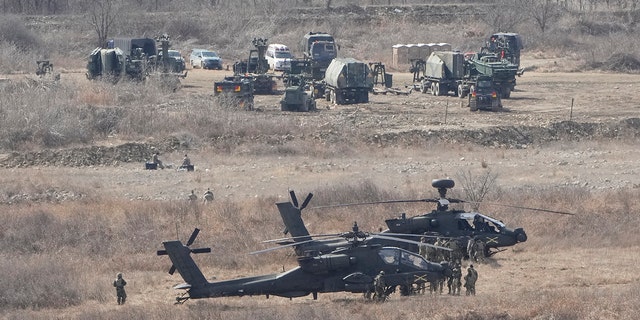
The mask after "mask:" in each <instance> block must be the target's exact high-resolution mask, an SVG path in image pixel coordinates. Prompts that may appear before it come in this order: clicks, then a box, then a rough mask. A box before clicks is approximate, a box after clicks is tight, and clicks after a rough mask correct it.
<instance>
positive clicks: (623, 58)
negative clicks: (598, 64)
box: [603, 53, 640, 72]
mask: <svg viewBox="0 0 640 320" xmlns="http://www.w3.org/2000/svg"><path fill="white" fill-rule="evenodd" d="M603 69H605V70H609V71H617V72H636V71H640V60H638V58H636V56H634V55H633V54H630V53H615V54H613V55H612V56H611V57H610V58H609V59H608V60H607V61H606V62H605V63H604V65H603Z"/></svg>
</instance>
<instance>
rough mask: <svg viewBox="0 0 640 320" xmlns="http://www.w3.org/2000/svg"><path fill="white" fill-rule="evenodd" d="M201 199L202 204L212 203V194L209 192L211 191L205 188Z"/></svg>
mask: <svg viewBox="0 0 640 320" xmlns="http://www.w3.org/2000/svg"><path fill="white" fill-rule="evenodd" d="M202 197H203V198H204V203H207V202H211V201H213V192H211V189H209V188H207V191H205V193H204V195H203V196H202Z"/></svg>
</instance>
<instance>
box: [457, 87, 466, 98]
mask: <svg viewBox="0 0 640 320" xmlns="http://www.w3.org/2000/svg"><path fill="white" fill-rule="evenodd" d="M456 93H457V94H458V98H460V99H462V98H464V97H465V96H466V94H465V93H464V87H463V86H462V85H461V84H459V85H458V92H456Z"/></svg>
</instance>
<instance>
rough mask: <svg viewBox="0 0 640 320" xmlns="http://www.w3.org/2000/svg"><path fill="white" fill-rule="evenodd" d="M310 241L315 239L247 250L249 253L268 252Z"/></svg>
mask: <svg viewBox="0 0 640 320" xmlns="http://www.w3.org/2000/svg"><path fill="white" fill-rule="evenodd" d="M312 241H316V240H314V239H311V240H307V241H300V242H296V243H290V244H284V245H281V246H279V247H273V248H268V249H264V250H258V251H253V252H249V254H259V253H265V252H269V251H274V250H279V249H282V248H287V247H293V246H297V245H300V244H305V243H309V242H312Z"/></svg>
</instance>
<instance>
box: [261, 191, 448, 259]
mask: <svg viewBox="0 0 640 320" xmlns="http://www.w3.org/2000/svg"><path fill="white" fill-rule="evenodd" d="M289 194H290V196H291V201H288V202H279V203H276V206H277V207H278V211H279V212H280V217H281V218H282V222H283V223H284V225H285V230H284V231H283V233H284V234H290V235H291V237H289V238H280V239H272V240H266V241H264V242H275V243H277V244H279V245H281V247H289V246H292V247H294V250H295V252H296V254H297V255H298V256H308V255H318V254H323V253H329V252H331V251H333V250H336V249H339V248H345V247H349V246H351V245H353V244H354V243H359V242H365V243H366V244H368V245H379V246H394V247H401V248H403V249H407V250H410V251H416V250H415V248H417V246H418V245H421V244H424V243H419V242H417V241H414V240H408V239H405V238H407V237H409V235H407V234H404V233H391V232H381V233H372V234H369V233H364V232H362V231H360V230H359V228H358V224H357V223H354V225H353V228H352V231H350V232H346V233H332V234H318V235H313V236H312V235H311V234H310V233H309V230H307V227H306V226H305V224H304V221H303V220H302V210H303V209H304V208H306V207H307V205H308V204H309V202H310V201H311V198H313V193H309V194H308V195H307V197H306V198H305V200H304V201H303V203H302V205H300V206H298V199H297V197H296V194H295V192H293V191H292V190H291V191H289ZM421 236H422V235H421ZM312 237H315V239H312ZM427 237H430V236H427ZM318 238H320V239H318ZM425 245H428V246H430V247H434V248H436V249H440V250H445V251H451V249H449V248H445V247H440V246H435V245H432V244H425ZM278 248H280V247H277V248H270V249H266V250H261V251H257V252H255V253H261V252H266V251H271V250H275V249H278Z"/></svg>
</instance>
